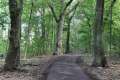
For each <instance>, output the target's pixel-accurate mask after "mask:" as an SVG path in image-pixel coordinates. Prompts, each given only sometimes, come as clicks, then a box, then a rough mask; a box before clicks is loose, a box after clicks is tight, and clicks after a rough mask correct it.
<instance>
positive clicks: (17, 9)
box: [4, 0, 23, 71]
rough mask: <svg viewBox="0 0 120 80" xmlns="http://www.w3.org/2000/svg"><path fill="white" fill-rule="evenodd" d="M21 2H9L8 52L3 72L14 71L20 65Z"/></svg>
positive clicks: (16, 0)
mask: <svg viewBox="0 0 120 80" xmlns="http://www.w3.org/2000/svg"><path fill="white" fill-rule="evenodd" d="M22 9H23V0H9V11H10V19H11V29H10V33H9V50H8V53H7V57H6V59H5V66H4V69H5V70H10V71H11V70H14V69H17V67H18V66H19V64H20V37H21V36H20V35H21V15H22Z"/></svg>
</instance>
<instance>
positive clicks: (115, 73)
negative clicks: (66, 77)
mask: <svg viewBox="0 0 120 80" xmlns="http://www.w3.org/2000/svg"><path fill="white" fill-rule="evenodd" d="M50 59H51V56H44V57H37V58H32V59H27V60H22V65H21V67H20V68H21V70H22V71H15V72H0V80H36V79H35V77H36V75H37V74H36V71H35V70H37V68H38V67H39V69H40V71H42V68H43V67H44V65H45V64H47V62H48V61H49V60H50ZM83 59H85V62H86V63H88V65H87V66H86V65H83V66H80V67H82V69H83V70H85V71H86V72H87V73H88V74H91V75H92V76H93V77H97V78H99V79H100V80H120V59H119V58H118V59H116V58H108V60H109V67H108V68H102V67H97V68H95V67H90V66H89V65H90V64H89V63H90V62H91V57H88V56H86V57H83ZM2 66H3V64H2V63H1V65H0V69H1V70H2ZM39 76H40V74H39Z"/></svg>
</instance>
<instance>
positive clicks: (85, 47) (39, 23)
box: [0, 0, 120, 69]
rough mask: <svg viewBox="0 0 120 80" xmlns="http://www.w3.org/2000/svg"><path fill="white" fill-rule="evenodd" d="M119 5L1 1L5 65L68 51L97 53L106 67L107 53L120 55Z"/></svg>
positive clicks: (0, 45) (0, 47)
mask: <svg viewBox="0 0 120 80" xmlns="http://www.w3.org/2000/svg"><path fill="white" fill-rule="evenodd" d="M119 5H120V0H0V55H1V57H3V58H4V57H6V56H7V57H6V60H5V61H6V65H5V68H7V69H8V66H9V69H11V68H13V67H14V68H15V66H16V65H18V63H19V58H20V57H21V59H22V58H24V59H26V58H30V57H33V56H41V55H52V54H54V55H61V54H64V53H65V54H68V53H74V54H78V53H80V54H83V55H93V54H94V56H95V58H94V61H96V59H98V60H97V61H98V62H97V61H96V63H100V62H103V64H102V66H103V67H104V66H105V65H106V64H107V62H106V60H105V55H106V56H116V57H120V43H119V41H120V15H119V13H120V6H119ZM96 54H97V55H96ZM19 55H21V56H19ZM96 57H97V58H96ZM99 58H100V60H101V58H102V60H103V61H100V60H99ZM12 59H14V60H12ZM10 60H11V61H10ZM16 61H17V62H16ZM11 63H13V65H12V66H11V67H10V64H11ZM94 63H95V62H94ZM104 63H105V64H104ZM100 64H101V63H100Z"/></svg>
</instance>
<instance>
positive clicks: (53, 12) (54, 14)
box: [49, 4, 58, 22]
mask: <svg viewBox="0 0 120 80" xmlns="http://www.w3.org/2000/svg"><path fill="white" fill-rule="evenodd" d="M49 8H50V9H51V11H52V14H53V17H54V18H55V21H56V22H58V18H57V16H56V13H55V10H54V8H53V6H52V5H50V4H49Z"/></svg>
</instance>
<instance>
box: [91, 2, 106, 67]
mask: <svg viewBox="0 0 120 80" xmlns="http://www.w3.org/2000/svg"><path fill="white" fill-rule="evenodd" d="M103 14H104V0H97V1H96V17H95V24H94V28H93V52H94V60H93V64H92V66H101V67H106V66H107V60H106V57H105V53H104V47H103V41H102V40H103V39H102V37H103V36H102V33H103V29H104V28H103Z"/></svg>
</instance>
